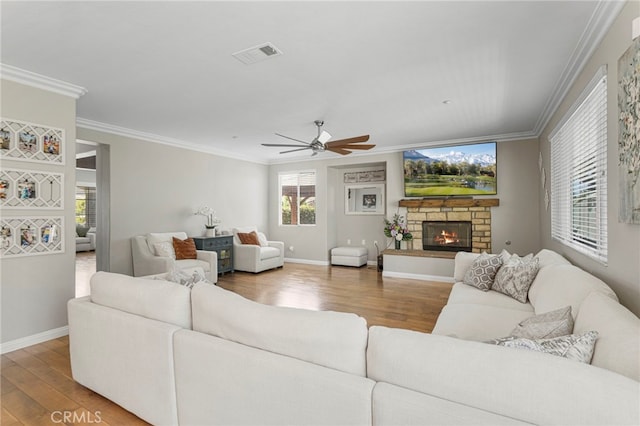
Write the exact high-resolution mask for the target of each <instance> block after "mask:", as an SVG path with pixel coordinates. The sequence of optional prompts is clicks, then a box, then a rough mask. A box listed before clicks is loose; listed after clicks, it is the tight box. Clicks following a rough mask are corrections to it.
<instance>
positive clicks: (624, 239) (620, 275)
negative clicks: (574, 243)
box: [539, 1, 640, 315]
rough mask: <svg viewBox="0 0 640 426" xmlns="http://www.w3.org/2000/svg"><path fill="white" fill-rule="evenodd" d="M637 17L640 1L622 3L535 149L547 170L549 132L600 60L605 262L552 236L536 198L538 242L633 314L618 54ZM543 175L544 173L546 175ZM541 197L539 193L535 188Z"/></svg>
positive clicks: (637, 288) (638, 260) (636, 248)
mask: <svg viewBox="0 0 640 426" xmlns="http://www.w3.org/2000/svg"><path fill="white" fill-rule="evenodd" d="M638 16H640V2H637V1H630V2H628V3H627V4H626V6H625V7H624V9H623V10H622V12H621V13H620V15H619V16H618V18H617V19H616V21H615V22H614V24H613V25H612V27H611V29H610V30H609V32H608V33H607V35H606V36H605V38H604V39H603V40H602V43H601V44H600V46H599V47H598V48H597V49H596V51H595V52H594V54H593V56H592V57H591V58H590V59H589V61H588V62H587V64H586V66H585V68H584V70H583V71H582V73H580V75H579V77H578V79H577V80H576V81H575V83H574V84H573V86H572V87H571V89H570V90H569V92H568V94H567V96H566V97H565V98H564V99H563V101H562V103H561V104H560V107H559V108H558V110H557V111H556V112H555V114H554V115H553V117H552V119H551V120H550V122H549V124H548V125H547V127H546V128H545V129H544V131H543V133H542V135H541V136H540V151H541V152H542V155H543V161H544V164H545V167H546V168H547V170H548V169H549V153H550V145H549V134H550V133H551V131H552V130H553V129H554V128H555V126H556V125H557V124H558V122H559V121H560V120H561V119H562V117H563V115H564V114H565V113H566V111H567V110H568V109H569V108H570V107H571V105H572V104H573V102H574V101H575V99H576V98H577V97H578V96H579V95H580V93H581V92H582V90H583V89H584V87H585V86H586V84H587V83H588V82H589V81H590V80H591V78H592V77H593V76H594V75H595V73H596V70H597V69H598V68H599V67H600V66H601V65H603V64H607V66H608V76H607V105H608V118H607V138H608V144H609V145H608V164H607V166H608V167H607V168H608V176H607V178H608V180H607V191H608V195H607V197H608V204H609V206H608V210H607V217H608V223H607V228H608V234H609V236H608V238H609V255H608V257H609V261H608V265H602V264H600V263H599V262H596V261H594V260H591V259H590V258H588V257H586V256H584V255H582V254H580V253H578V252H576V251H575V250H572V249H570V248H568V247H566V246H564V245H562V244H559V243H557V242H556V241H554V240H552V239H551V216H550V211H546V210H545V209H544V203H543V202H541V203H540V207H539V209H540V217H541V221H540V229H541V233H542V236H543V237H542V245H543V246H544V247H546V248H550V249H553V250H555V251H558V252H560V253H562V254H563V255H564V256H565V257H567V258H568V259H569V260H570V261H571V262H572V263H574V264H576V265H578V266H580V267H581V268H583V269H585V270H587V271H589V272H591V273H592V274H594V275H596V276H598V277H600V278H601V279H602V280H603V281H605V282H606V283H607V284H609V286H611V287H612V288H613V290H614V291H615V292H616V294H617V295H618V297H619V298H620V301H621V302H622V304H623V305H625V306H627V307H628V308H629V309H630V310H631V311H632V312H634V313H635V314H636V315H640V225H629V224H624V223H619V222H618V203H619V197H620V195H619V189H618V182H619V180H618V158H617V155H618V100H617V95H618V83H617V80H618V58H620V56H622V54H623V53H624V52H625V51H626V50H627V48H629V46H630V45H631V21H632V20H633V19H634V18H636V17H638ZM547 177H549V176H548V175H547ZM539 195H540V199H541V200H542V199H543V198H542V197H543V196H544V195H543V193H542V191H541V190H540V192H539Z"/></svg>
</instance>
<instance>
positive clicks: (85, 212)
mask: <svg viewBox="0 0 640 426" xmlns="http://www.w3.org/2000/svg"><path fill="white" fill-rule="evenodd" d="M76 224H77V225H86V226H89V227H94V226H96V189H95V188H91V187H88V186H77V187H76Z"/></svg>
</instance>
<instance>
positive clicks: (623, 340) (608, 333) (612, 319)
mask: <svg viewBox="0 0 640 426" xmlns="http://www.w3.org/2000/svg"><path fill="white" fill-rule="evenodd" d="M587 330H596V331H598V333H599V338H598V341H597V342H596V348H595V352H594V354H593V359H592V361H591V364H592V365H595V366H598V367H602V368H606V369H608V370H612V371H615V372H617V373H620V374H623V375H625V376H627V377H630V378H632V379H634V380H637V381H640V319H639V318H638V317H637V316H635V315H634V314H633V313H631V312H630V311H629V310H628V309H627V308H625V307H624V306H622V305H621V304H619V303H617V302H616V301H614V300H613V299H611V298H610V297H607V296H606V295H604V294H602V293H600V292H592V293H590V294H589V295H588V296H587V297H586V298H585V299H584V302H582V305H581V306H580V312H579V313H578V317H577V318H576V323H575V327H574V333H584V332H585V331H587Z"/></svg>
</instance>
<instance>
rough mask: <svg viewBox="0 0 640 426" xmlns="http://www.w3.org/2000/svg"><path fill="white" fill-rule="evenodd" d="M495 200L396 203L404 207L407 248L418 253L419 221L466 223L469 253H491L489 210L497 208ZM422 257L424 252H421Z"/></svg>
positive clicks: (419, 242) (463, 199) (420, 241)
mask: <svg viewBox="0 0 640 426" xmlns="http://www.w3.org/2000/svg"><path fill="white" fill-rule="evenodd" d="M499 204H500V200H499V199H497V198H448V199H446V198H445V199H440V198H427V199H406V200H400V203H399V205H400V207H406V208H407V226H408V228H409V232H411V234H412V235H413V240H411V241H407V248H408V249H409V250H412V251H414V252H424V251H423V250H422V222H424V221H430V220H437V221H470V222H471V238H472V251H473V252H474V253H480V252H482V251H486V252H488V253H491V207H497V206H498V205H499ZM425 254H426V253H425Z"/></svg>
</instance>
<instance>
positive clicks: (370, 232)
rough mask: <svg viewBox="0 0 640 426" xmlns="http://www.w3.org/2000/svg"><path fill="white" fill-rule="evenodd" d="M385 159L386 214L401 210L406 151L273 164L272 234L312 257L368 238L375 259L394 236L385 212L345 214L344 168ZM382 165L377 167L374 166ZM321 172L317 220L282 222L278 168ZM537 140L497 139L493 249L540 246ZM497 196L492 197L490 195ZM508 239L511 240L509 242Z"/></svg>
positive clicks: (296, 255)
mask: <svg viewBox="0 0 640 426" xmlns="http://www.w3.org/2000/svg"><path fill="white" fill-rule="evenodd" d="M372 163H375V164H386V166H385V168H386V170H387V181H386V204H387V206H386V215H385V217H388V218H389V217H392V216H393V214H394V213H395V212H396V211H397V212H399V213H400V214H402V215H405V216H406V209H405V208H399V207H398V202H399V201H400V200H401V199H403V198H404V189H403V168H402V153H400V152H396V153H386V154H373V155H367V156H359V157H354V158H349V157H334V156H333V155H332V154H330V153H327V154H325V159H319V160H313V161H311V160H310V161H306V162H300V161H297V162H295V163H286V164H275V165H272V166H271V167H270V170H269V175H270V176H269V193H270V197H269V231H270V237H271V238H273V239H277V240H281V241H284V242H285V246H286V247H287V248H288V247H289V246H293V247H294V252H290V251H288V250H287V253H286V257H288V258H293V259H305V260H311V261H314V262H325V263H326V262H327V261H328V260H329V250H330V249H331V248H332V247H335V246H338V245H346V242H347V239H350V240H351V244H352V245H360V242H361V240H363V239H364V240H366V242H367V244H366V246H367V248H368V249H369V259H370V260H373V259H375V256H374V253H375V247H374V246H373V241H375V240H377V241H378V244H379V245H380V247H381V248H384V247H386V245H387V244H388V243H389V242H390V240H389V239H388V238H386V237H385V236H384V233H383V226H384V225H383V220H382V218H383V216H348V215H345V214H344V183H343V180H342V173H343V172H344V171H354V170H364V169H372V168H371V167H368V166H369V165H370V164H372ZM373 168H378V167H373ZM309 169H313V170H316V172H317V186H318V188H317V201H316V206H317V212H316V218H317V223H316V226H312V227H291V226H279V225H278V173H280V172H285V171H296V170H309ZM539 181H540V179H539V176H538V140H537V139H529V140H524V141H507V142H500V143H499V144H498V195H497V197H498V198H499V199H500V206H499V207H497V208H494V209H492V215H493V224H494V227H493V230H494V233H493V241H492V245H493V251H494V252H499V251H500V250H502V249H503V248H506V249H507V250H509V251H511V252H515V253H521V254H527V253H535V252H537V251H538V250H539V249H540V235H539V232H538V223H539V217H538V214H539V213H538V197H537V196H536V194H537V191H538V187H539ZM492 198H493V197H492ZM507 240H510V241H511V242H512V244H511V245H509V246H508V245H506V244H505V242H506V241H507Z"/></svg>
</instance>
